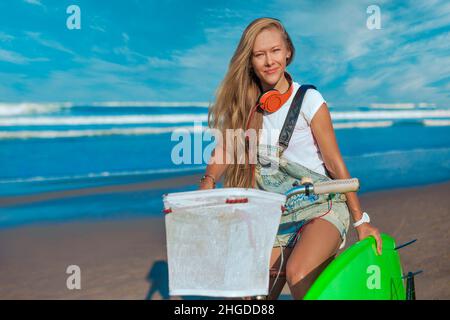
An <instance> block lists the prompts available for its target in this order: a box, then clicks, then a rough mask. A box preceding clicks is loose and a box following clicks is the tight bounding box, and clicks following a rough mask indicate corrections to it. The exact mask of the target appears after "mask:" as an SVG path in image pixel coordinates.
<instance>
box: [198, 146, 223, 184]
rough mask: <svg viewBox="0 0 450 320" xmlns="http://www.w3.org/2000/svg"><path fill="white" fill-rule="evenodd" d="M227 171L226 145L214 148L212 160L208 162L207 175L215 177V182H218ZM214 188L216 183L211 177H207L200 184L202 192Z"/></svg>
mask: <svg viewBox="0 0 450 320" xmlns="http://www.w3.org/2000/svg"><path fill="white" fill-rule="evenodd" d="M226 169H227V164H226V158H225V144H224V145H217V146H216V147H215V148H214V150H213V152H212V154H211V158H210V159H209V161H208V165H207V166H206V172H205V175H211V176H213V177H214V180H215V181H216V182H218V181H219V180H220V178H221V177H222V175H223V173H224V172H225V170H226ZM212 188H214V181H213V180H212V179H211V178H209V177H207V178H206V179H204V180H203V181H202V182H201V183H200V190H203V189H212Z"/></svg>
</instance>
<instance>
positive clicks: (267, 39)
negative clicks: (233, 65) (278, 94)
mask: <svg viewBox="0 0 450 320" xmlns="http://www.w3.org/2000/svg"><path fill="white" fill-rule="evenodd" d="M290 55H291V52H290V51H289V50H288V49H287V46H286V42H285V40H284V38H283V35H282V34H281V32H280V31H279V30H278V29H276V28H268V29H264V30H263V31H261V32H260V33H259V34H258V35H257V36H256V39H255V44H254V45H253V52H252V59H251V61H252V67H253V70H254V72H255V74H256V75H257V76H258V78H259V79H260V80H261V84H262V86H263V88H265V89H266V88H273V87H275V85H276V84H277V83H278V81H279V80H280V79H281V77H282V76H284V70H285V69H286V60H287V58H289V57H290Z"/></svg>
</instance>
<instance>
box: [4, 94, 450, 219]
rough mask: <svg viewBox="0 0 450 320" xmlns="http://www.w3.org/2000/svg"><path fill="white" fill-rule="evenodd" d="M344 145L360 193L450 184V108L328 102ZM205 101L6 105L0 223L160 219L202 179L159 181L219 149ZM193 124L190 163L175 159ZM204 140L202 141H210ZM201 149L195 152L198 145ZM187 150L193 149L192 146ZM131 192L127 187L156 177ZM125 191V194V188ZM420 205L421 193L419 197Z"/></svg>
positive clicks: (199, 164) (192, 170)
mask: <svg viewBox="0 0 450 320" xmlns="http://www.w3.org/2000/svg"><path fill="white" fill-rule="evenodd" d="M330 110H331V114H332V119H333V124H334V127H335V130H336V135H337V139H338V143H339V147H340V149H341V152H342V154H343V156H344V160H345V162H346V164H347V167H348V169H349V171H350V173H351V175H352V176H353V177H357V178H359V180H360V183H361V189H360V193H365V192H370V191H376V190H389V189H394V188H401V187H414V186H419V185H424V184H430V183H436V182H442V181H447V180H450V109H449V108H444V107H435V106H429V105H421V104H418V105H414V104H403V105H375V104H374V105H371V106H362V107H351V108H350V107H335V108H334V107H332V106H331V107H330ZM207 111H208V108H207V104H206V103H195V102H184V103H157V102H146V103H143V102H128V103H127V102H121V103H119V102H115V103H97V104H95V103H91V104H85V105H83V104H72V103H49V104H43V103H41V104H38V103H36V104H30V103H23V104H7V103H0V228H9V227H14V226H21V225H26V224H32V223H33V224H34V223H48V222H65V221H70V220H80V219H81V220H83V219H87V220H92V219H105V218H108V219H111V218H118V219H121V218H128V217H138V216H158V215H159V216H162V215H163V213H162V209H163V204H162V198H161V196H162V195H163V194H164V193H169V192H178V191H187V190H195V189H196V188H197V186H196V185H195V184H191V185H190V184H187V185H180V184H178V185H177V184H175V185H169V186H168V185H161V187H158V181H161V179H167V178H175V177H181V176H185V175H193V174H198V173H201V172H203V171H204V168H205V166H206V163H205V161H206V159H201V158H200V159H195V158H194V157H193V155H194V150H196V151H198V150H202V149H203V150H204V148H207V147H208V146H211V142H210V140H207V139H206V138H205V136H204V133H203V132H201V131H195V130H192V128H193V125H194V124H197V125H198V124H203V126H205V127H206V120H207ZM180 128H185V129H186V130H189V132H188V133H187V134H186V135H187V138H189V139H191V140H192V141H193V142H194V141H197V142H198V141H200V144H197V145H196V143H193V145H194V146H193V147H192V150H191V156H190V157H189V154H183V155H184V156H186V158H189V159H190V158H192V159H191V161H190V162H189V163H180V164H178V163H174V161H173V160H172V152H173V150H174V147H176V146H177V145H179V143H180V140H179V139H172V133H173V132H174V130H175V129H180ZM202 138H203V139H202ZM195 148H197V149H195ZM188 153H189V152H188ZM151 182H154V183H153V184H152V186H151V187H149V188H146V187H145V186H144V187H135V188H129V189H128V190H124V188H121V186H124V185H132V186H133V185H134V186H137V185H139V184H145V183H151ZM117 190H119V191H117ZM411 201H414V199H411Z"/></svg>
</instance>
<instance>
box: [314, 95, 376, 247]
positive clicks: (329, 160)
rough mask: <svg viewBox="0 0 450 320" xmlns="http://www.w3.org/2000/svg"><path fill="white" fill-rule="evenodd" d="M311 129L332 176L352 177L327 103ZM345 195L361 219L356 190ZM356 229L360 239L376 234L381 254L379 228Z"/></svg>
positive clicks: (349, 205) (350, 207)
mask: <svg viewBox="0 0 450 320" xmlns="http://www.w3.org/2000/svg"><path fill="white" fill-rule="evenodd" d="M311 130H312V132H313V135H314V138H315V139H316V141H317V144H318V146H319V150H320V153H321V154H322V159H323V161H324V163H325V167H326V168H327V170H328V171H329V173H330V175H331V177H332V178H333V179H349V178H351V176H350V173H349V172H348V170H347V167H346V165H345V163H344V159H343V158H342V155H341V152H340V150H339V147H338V144H337V140H336V135H335V133H334V129H333V124H332V122H331V115H330V111H329V110H328V107H327V104H326V103H323V104H322V106H320V108H319V110H318V111H317V112H316V114H315V115H314V117H313V119H312V121H311ZM345 196H346V197H347V206H348V208H349V210H350V212H351V214H352V216H353V221H358V220H360V219H361V218H362V210H361V205H360V203H359V199H358V196H357V195H356V192H348V193H346V194H345ZM356 229H357V231H358V235H359V239H360V240H361V239H363V238H365V237H367V236H369V235H372V236H374V237H375V239H376V241H377V249H378V252H379V253H380V254H381V250H382V241H381V237H380V234H379V231H378V229H377V228H374V227H372V226H371V225H370V224H367V223H364V224H362V225H360V226H359V227H357V228H356Z"/></svg>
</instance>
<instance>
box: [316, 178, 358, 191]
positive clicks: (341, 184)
mask: <svg viewBox="0 0 450 320" xmlns="http://www.w3.org/2000/svg"><path fill="white" fill-rule="evenodd" d="M358 190H359V180H358V178H353V179H339V180H331V181H326V182H317V183H315V184H314V193H315V194H324V193H346V192H352V191H358Z"/></svg>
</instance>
